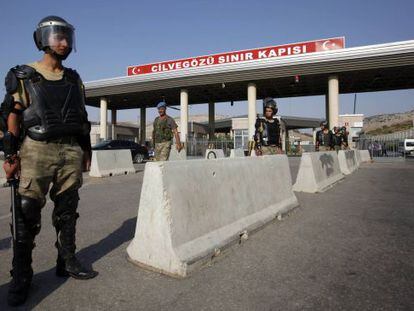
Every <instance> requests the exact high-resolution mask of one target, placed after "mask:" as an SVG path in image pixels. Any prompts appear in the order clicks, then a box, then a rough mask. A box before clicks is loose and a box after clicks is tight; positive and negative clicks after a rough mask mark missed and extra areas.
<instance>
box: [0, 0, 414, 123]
mask: <svg viewBox="0 0 414 311" xmlns="http://www.w3.org/2000/svg"><path fill="white" fill-rule="evenodd" d="M413 11H414V1H408V0H407V1H402V0H400V1H399V0H395V1H384V0H382V1H372V0H368V1H363V2H362V1H354V0H348V1H333V0H331V1H317V0H316V1H275V0H274V1H260V0H256V1H243V0H239V1H196V0H193V1H122V0H118V1H97V0H93V1H27V0H23V1H2V2H1V4H0V29H1V32H2V34H3V37H2V40H1V45H0V47H1V49H0V76H5V74H6V73H7V71H8V69H9V68H10V67H12V66H14V65H16V64H22V63H29V62H32V61H34V60H38V59H40V58H41V55H42V54H41V53H40V52H38V51H37V49H36V48H35V46H34V43H33V39H32V33H33V30H34V29H35V25H36V24H37V23H38V21H39V20H40V19H41V18H43V17H44V16H47V15H59V16H62V17H63V18H65V19H67V20H68V21H69V22H70V23H72V24H73V25H74V26H75V28H76V44H77V52H76V53H73V54H72V55H71V56H70V57H69V59H68V61H67V62H66V63H65V65H66V66H68V67H73V68H75V69H77V71H78V72H79V73H80V74H81V76H82V78H83V80H84V81H90V80H96V79H102V78H110V77H115V76H122V75H125V70H126V67H127V66H128V65H137V64H144V63H148V62H156V61H161V60H169V59H176V58H183V57H189V56H197V55H205V54H213V53H219V52H225V51H232V50H241V49H249V48H255V47H261V46H271V45H278V44H283V43H290V42H298V41H307V40H313V39H321V38H327V37H334V36H345V37H346V44H347V47H353V46H361V45H370V44H376V43H385V42H394V41H403V40H412V39H414V19H413V18H412V14H413ZM3 94H4V87H1V89H0V96H3ZM353 100H354V96H353V94H349V95H341V96H340V113H352V107H353ZM278 104H279V111H280V114H282V115H297V116H312V117H323V116H324V114H325V112H324V109H325V108H324V107H325V103H324V97H321V96H316V97H306V98H289V99H280V100H278ZM357 104H358V105H357V112H358V113H364V114H365V115H367V116H369V115H374V114H380V113H391V112H404V111H408V110H411V109H414V90H406V91H392V92H378V93H364V94H358V101H357ZM258 107H259V103H258ZM206 112H207V105H197V106H193V107H191V108H190V114H202V113H206ZM246 112H247V104H246V103H245V102H239V103H235V105H234V106H233V107H231V106H230V104H229V103H220V104H217V108H216V113H217V114H225V115H240V114H246ZM89 113H90V118H91V119H92V120H97V119H98V118H99V116H98V113H99V111H98V110H97V109H94V108H91V109H89ZM170 114H171V115H178V112H177V111H175V110H170ZM154 115H155V111H154V110H153V109H150V111H149V112H148V114H147V116H148V118H152V117H153V116H154ZM138 116H139V112H138V111H137V110H126V111H123V112H121V113H119V117H118V118H119V119H120V120H137V119H138Z"/></svg>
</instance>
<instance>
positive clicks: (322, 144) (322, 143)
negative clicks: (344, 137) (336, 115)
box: [315, 121, 334, 151]
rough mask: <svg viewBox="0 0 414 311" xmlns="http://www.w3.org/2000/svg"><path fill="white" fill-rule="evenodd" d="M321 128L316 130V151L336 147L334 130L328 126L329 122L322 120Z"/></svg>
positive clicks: (329, 149)
mask: <svg viewBox="0 0 414 311" xmlns="http://www.w3.org/2000/svg"><path fill="white" fill-rule="evenodd" d="M320 125H321V129H320V130H319V131H317V132H316V142H315V149H316V151H331V150H333V149H334V140H333V134H332V131H331V130H329V128H328V122H326V121H323V122H321V124H320Z"/></svg>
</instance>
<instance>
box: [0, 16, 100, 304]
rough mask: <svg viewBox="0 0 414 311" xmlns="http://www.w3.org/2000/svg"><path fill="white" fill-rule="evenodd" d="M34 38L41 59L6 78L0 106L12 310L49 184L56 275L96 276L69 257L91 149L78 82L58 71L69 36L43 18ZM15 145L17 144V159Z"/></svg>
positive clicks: (25, 277)
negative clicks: (10, 197)
mask: <svg viewBox="0 0 414 311" xmlns="http://www.w3.org/2000/svg"><path fill="white" fill-rule="evenodd" d="M33 37H34V40H35V43H36V46H37V48H38V49H39V50H42V51H44V54H43V58H42V60H40V61H38V62H35V63H31V64H28V65H21V66H16V67H14V68H12V69H11V70H10V71H9V73H8V74H7V77H6V90H7V95H6V98H5V101H4V102H3V104H2V111H6V110H8V112H9V113H8V116H7V132H6V133H5V135H4V138H3V141H4V145H5V148H4V153H5V158H6V160H5V163H4V170H5V171H6V176H7V178H8V179H13V178H15V177H17V176H18V175H19V176H20V183H19V187H18V200H16V201H17V203H18V204H17V205H16V208H15V215H14V222H15V225H16V227H15V230H13V231H14V232H15V236H14V241H15V242H14V247H13V248H14V254H13V262H12V270H11V275H12V280H11V282H10V285H9V292H8V304H9V305H11V306H17V305H20V304H22V303H24V302H25V301H26V299H27V297H28V294H29V289H30V285H31V281H32V276H33V269H32V266H31V263H32V250H33V248H34V246H35V244H34V240H35V236H36V235H37V234H38V233H39V232H40V223H41V221H40V219H41V209H42V207H43V206H44V205H45V203H46V195H47V193H48V192H49V187H50V185H51V184H52V187H51V188H50V198H51V199H52V201H53V202H54V210H53V215H52V221H53V225H54V227H55V229H56V234H57V241H56V243H55V246H56V248H57V250H58V255H57V264H56V275H57V276H59V277H68V276H70V277H73V278H76V279H90V278H93V277H95V276H96V275H97V272H95V271H92V270H89V269H86V268H85V267H84V266H83V265H82V264H81V263H80V262H79V261H78V259H77V258H76V256H75V250H76V245H75V235H76V221H77V218H78V217H79V214H78V213H77V208H78V201H79V194H78V189H79V188H80V187H81V185H82V170H88V169H89V166H90V158H91V143H90V136H89V133H90V123H89V121H88V116H87V113H86V110H85V96H84V88H83V84H82V81H81V79H80V77H79V75H78V73H77V72H76V71H75V70H72V69H70V68H65V67H63V65H62V61H63V60H65V59H66V58H67V57H68V56H69V54H70V53H71V51H72V49H74V48H75V37H74V28H73V26H72V25H70V24H69V23H68V22H66V21H65V20H64V19H62V18H60V17H57V16H48V17H45V18H43V19H42V20H41V21H40V22H39V24H38V25H37V28H36V30H35V32H34V34H33ZM6 108H7V109H6ZM19 137H21V138H22V139H23V143H22V144H21V148H20V152H18V146H19V145H20V142H19Z"/></svg>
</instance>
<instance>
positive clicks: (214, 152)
mask: <svg viewBox="0 0 414 311" xmlns="http://www.w3.org/2000/svg"><path fill="white" fill-rule="evenodd" d="M205 158H206V159H219V158H224V151H223V149H207V150H206V156H205Z"/></svg>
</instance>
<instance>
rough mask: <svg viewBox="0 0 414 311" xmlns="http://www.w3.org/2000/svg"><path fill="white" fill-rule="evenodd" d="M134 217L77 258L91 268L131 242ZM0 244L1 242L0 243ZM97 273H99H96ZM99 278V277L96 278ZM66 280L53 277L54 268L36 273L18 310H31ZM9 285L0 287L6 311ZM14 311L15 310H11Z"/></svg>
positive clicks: (1, 307) (84, 250) (80, 253)
mask: <svg viewBox="0 0 414 311" xmlns="http://www.w3.org/2000/svg"><path fill="white" fill-rule="evenodd" d="M136 219H137V218H136V217H133V218H130V219H128V220H126V221H124V222H123V224H122V226H120V227H119V228H118V229H116V230H115V231H114V232H112V233H111V234H109V235H108V236H107V237H105V238H103V239H102V240H100V241H99V242H97V243H95V244H93V245H90V246H88V247H86V248H84V249H82V250H80V251H79V252H78V253H77V257H78V258H79V259H80V261H81V262H82V263H84V264H85V265H86V266H89V267H91V266H92V264H93V263H94V262H96V261H98V260H99V259H101V258H102V257H104V256H105V255H106V254H108V253H110V252H111V251H113V250H114V249H116V248H117V247H119V246H120V245H122V244H123V243H125V242H127V241H129V240H131V239H132V238H133V237H134V232H135V224H136ZM0 242H1V241H0ZM98 272H99V271H98ZM97 277H98V278H99V275H98V276H97ZM66 280H67V278H59V277H57V276H56V275H55V267H54V266H53V267H52V268H51V269H49V270H47V271H43V272H41V273H37V274H35V275H34V277H33V283H32V287H31V290H30V294H29V298H28V300H27V302H26V303H25V304H24V305H23V306H22V307H20V310H27V309H32V308H34V307H35V306H37V305H38V304H39V303H40V302H41V301H42V300H43V299H45V298H46V297H47V296H49V295H50V294H52V293H53V292H54V291H55V290H56V289H58V288H59V287H60V286H61V285H62V284H63V283H65V282H66ZM8 286H9V284H8V283H6V284H4V285H1V286H0V297H1V299H0V301H1V304H0V309H1V310H6V309H7V308H8V307H7V305H6V297H7V290H8ZM13 310H16V308H13Z"/></svg>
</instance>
